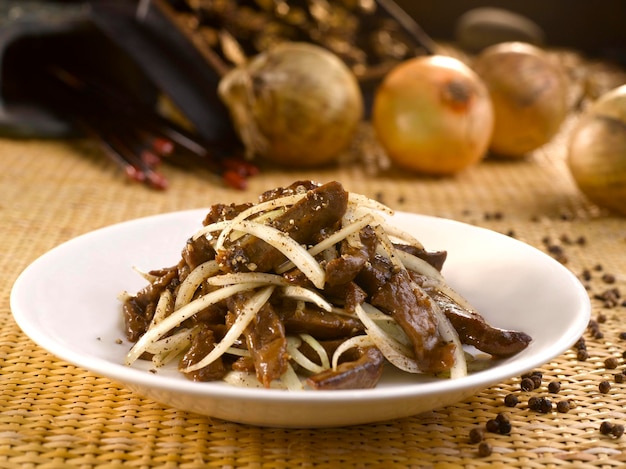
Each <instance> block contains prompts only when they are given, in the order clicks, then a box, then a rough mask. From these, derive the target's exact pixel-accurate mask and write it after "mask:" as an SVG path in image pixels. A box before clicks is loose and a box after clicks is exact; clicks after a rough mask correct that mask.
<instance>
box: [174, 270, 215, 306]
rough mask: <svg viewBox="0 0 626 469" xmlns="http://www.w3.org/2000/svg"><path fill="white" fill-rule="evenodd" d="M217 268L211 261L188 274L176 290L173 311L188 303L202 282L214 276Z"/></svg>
mask: <svg viewBox="0 0 626 469" xmlns="http://www.w3.org/2000/svg"><path fill="white" fill-rule="evenodd" d="M219 267H220V266H219V264H218V263H217V261H214V260H212V261H207V262H204V263H202V264H200V265H199V266H197V267H196V268H195V269H193V270H192V271H191V272H189V275H187V277H186V278H185V280H183V281H182V283H181V284H180V287H179V288H178V293H177V294H176V301H175V302H174V309H175V310H176V309H180V308H181V307H182V306H183V305H186V304H187V303H189V302H190V301H191V299H192V298H193V295H194V293H195V292H196V290H197V289H198V287H199V286H200V285H201V284H202V282H204V281H205V280H206V279H207V278H209V277H210V276H212V275H215V274H216V273H217V272H218V271H219Z"/></svg>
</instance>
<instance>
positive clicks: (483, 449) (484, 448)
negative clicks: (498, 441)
mask: <svg viewBox="0 0 626 469" xmlns="http://www.w3.org/2000/svg"><path fill="white" fill-rule="evenodd" d="M492 451H493V450H492V448H491V445H490V444H489V443H487V442H486V441H483V442H481V443H480V444H479V445H478V455H479V456H481V457H486V456H489V455H490V454H491V452H492Z"/></svg>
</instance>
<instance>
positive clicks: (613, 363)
mask: <svg viewBox="0 0 626 469" xmlns="http://www.w3.org/2000/svg"><path fill="white" fill-rule="evenodd" d="M618 365H619V360H618V359H617V358H615V357H609V358H607V359H606V360H604V367H605V368H606V369H607V370H614V369H615V368H617V367H618Z"/></svg>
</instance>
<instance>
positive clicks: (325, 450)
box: [0, 124, 626, 468]
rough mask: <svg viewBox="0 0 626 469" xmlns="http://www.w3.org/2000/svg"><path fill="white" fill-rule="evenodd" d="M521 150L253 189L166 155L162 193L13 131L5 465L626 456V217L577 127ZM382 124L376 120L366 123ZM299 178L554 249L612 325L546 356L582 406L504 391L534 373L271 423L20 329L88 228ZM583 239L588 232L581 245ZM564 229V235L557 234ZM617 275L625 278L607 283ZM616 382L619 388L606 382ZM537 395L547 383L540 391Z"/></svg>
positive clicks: (0, 333) (1, 381)
mask: <svg viewBox="0 0 626 469" xmlns="http://www.w3.org/2000/svg"><path fill="white" fill-rule="evenodd" d="M569 128H571V126H568V125H567V124H566V125H565V126H564V130H563V132H562V133H561V134H560V135H559V136H557V137H556V138H555V139H554V141H553V142H551V143H550V144H548V145H546V146H545V147H544V148H542V149H540V150H539V151H537V152H535V153H534V154H532V155H530V156H529V157H527V158H524V159H521V160H519V161H502V160H496V159H486V160H485V161H483V162H481V163H480V164H479V165H478V166H476V167H474V168H471V169H469V170H467V171H465V172H463V173H461V174H459V175H457V176H455V177H452V178H442V179H430V178H424V177H418V176H415V175H407V174H403V173H402V172H400V171H397V170H395V169H393V168H391V169H385V168H384V167H382V168H381V167H380V165H377V164H375V159H373V158H371V157H368V158H360V159H355V160H351V161H344V162H343V163H341V164H339V165H336V166H333V167H328V168H317V169H310V170H289V171H287V170H284V169H279V168H265V167H264V168H262V171H261V173H260V174H259V175H257V176H255V177H254V178H252V179H250V181H249V187H248V189H247V190H245V191H237V190H234V189H229V188H226V187H222V186H220V185H219V184H217V183H216V182H215V181H213V180H212V179H211V178H210V177H207V175H205V174H203V173H202V172H197V171H186V170H184V169H181V168H176V167H174V166H164V167H163V171H164V173H165V174H166V175H167V177H168V178H169V180H170V187H169V189H168V190H166V191H155V190H151V189H149V188H147V187H145V186H142V185H140V184H137V183H131V182H128V181H127V180H125V179H124V178H123V177H122V175H121V174H120V172H119V171H118V169H117V168H116V167H115V166H114V165H113V164H112V163H110V162H109V160H107V159H106V158H104V157H103V154H102V153H101V151H100V149H99V147H97V145H96V144H95V143H94V142H92V141H87V140H80V139H79V140H10V139H4V140H0V155H1V160H2V162H3V171H1V172H0V226H1V227H2V228H1V230H0V237H1V242H0V271H2V272H3V275H2V282H0V466H1V467H20V468H22V467H31V466H32V467H35V466H45V467H67V466H80V467H95V466H99V467H119V466H120V465H127V466H128V467H153V466H160V467H168V466H172V467H268V468H278V467H291V466H296V465H297V466H303V467H337V466H338V465H340V467H385V468H392V467H409V466H413V467H418V466H420V467H423V466H426V467H429V466H433V467H455V466H457V465H465V466H466V467H482V466H486V465H490V466H493V467H507V468H512V467H519V468H521V467H524V468H531V467H562V466H568V465H574V466H575V467H579V468H592V467H593V468H598V467H606V468H609V467H622V466H623V465H624V464H626V453H625V452H624V448H625V447H626V436H624V437H622V438H614V437H611V436H606V435H603V434H602V433H601V432H600V424H601V423H602V422H603V421H605V420H609V421H611V422H614V423H620V424H626V413H625V412H624V405H623V403H624V402H625V401H626V384H618V383H615V382H614V381H613V380H614V378H613V375H614V373H615V372H616V370H607V369H605V367H604V360H605V358H607V357H611V356H615V357H618V358H619V367H618V370H617V371H620V370H624V369H625V367H624V364H623V360H622V358H621V357H622V351H623V350H626V341H621V340H620V339H619V333H620V332H622V331H624V330H626V320H625V315H626V307H625V306H623V305H618V306H614V307H607V305H605V304H603V302H602V301H600V300H598V299H597V298H596V295H598V294H601V293H602V292H604V291H606V290H607V289H609V288H615V289H617V290H618V291H620V290H621V291H622V300H623V299H624V298H626V288H625V287H626V219H624V218H620V217H618V216H615V215H611V214H608V213H605V212H604V211H602V210H600V209H598V208H597V207H596V206H594V205H592V204H590V203H589V202H588V201H587V200H586V199H585V198H584V197H583V196H582V195H581V193H580V192H579V191H578V189H577V187H576V185H575V184H574V182H573V180H572V178H571V176H570V174H569V172H568V170H567V166H566V161H565V150H564V149H565V145H564V142H565V141H566V138H567V133H568V131H569V130H568V129H569ZM366 134H367V132H366ZM296 179H313V180H316V181H320V182H326V181H330V180H338V181H340V182H342V183H343V184H344V186H345V187H346V188H347V189H348V190H350V191H353V192H358V193H362V194H365V195H368V196H370V197H374V198H378V199H381V200H382V201H383V202H385V203H386V204H388V205H389V206H391V207H392V208H394V209H398V210H403V211H409V212H415V213H422V214H427V215H434V216H438V217H445V218H452V219H456V220H460V221H463V222H466V223H470V224H474V225H478V226H482V227H486V228H489V229H492V230H494V231H498V232H502V233H507V234H510V235H512V236H515V238H517V239H519V240H521V241H523V242H525V243H528V244H530V245H532V246H535V247H537V248H539V249H541V250H543V251H546V252H548V245H559V246H561V248H562V250H563V253H564V257H562V258H561V261H562V262H563V263H564V264H565V265H566V267H568V268H569V269H571V271H572V272H573V273H575V274H576V275H577V276H579V277H581V278H582V273H583V272H584V271H585V270H588V271H590V272H591V279H590V280H588V281H587V280H586V281H585V282H584V283H586V284H587V285H588V289H589V295H590V298H591V302H592V316H593V319H600V318H602V319H604V321H603V322H602V321H601V323H600V331H601V332H602V333H603V337H596V336H594V335H593V334H592V333H590V332H586V333H585V335H584V338H585V340H586V343H587V350H588V352H589V359H588V360H586V361H581V360H578V359H577V357H576V352H575V350H574V349H573V348H572V349H570V350H568V351H567V352H566V353H564V354H563V355H562V356H559V357H557V358H555V359H554V360H552V361H551V362H549V363H547V364H545V365H544V366H542V367H541V368H540V369H539V370H538V371H541V372H542V373H543V376H544V380H543V384H542V387H541V388H540V389H538V390H535V391H532V392H530V393H527V394H526V397H524V399H526V398H527V397H530V396H532V395H536V396H543V395H547V394H548V390H547V383H549V382H550V381H553V380H559V381H561V382H562V383H563V386H562V391H561V392H560V393H559V395H558V396H556V395H555V396H553V397H554V401H557V400H560V399H573V400H575V401H576V403H577V406H576V407H575V408H574V409H572V410H570V411H569V412H567V413H559V412H556V411H553V412H550V413H547V414H541V413H537V412H533V411H531V410H529V409H528V406H527V405H526V403H525V401H522V403H521V404H520V405H518V406H517V407H515V408H507V407H505V406H504V404H503V399H504V397H505V396H506V395H507V394H509V393H511V392H515V391H518V390H519V383H520V378H519V377H514V378H512V379H510V380H508V381H506V382H503V383H500V384H498V385H495V386H492V387H490V388H488V389H486V390H484V391H482V392H480V393H478V394H477V395H475V396H473V397H471V398H468V399H466V400H464V401H462V402H459V403H457V404H455V405H451V406H448V407H444V408H440V409H436V410H433V411H431V412H427V413H425V414H422V415H416V416H413V417H410V418H404V419H400V420H395V421H389V422H381V423H376V424H371V425H360V426H355V427H346V428H329V429H280V428H257V427H253V426H247V425H241V424H237V423H231V422H226V421H221V420H218V419H215V418H210V417H205V416H201V415H195V414H192V413H188V412H184V411H180V410H177V409H173V408H169V407H165V406H163V405H161V404H159V403H157V402H154V401H152V400H150V399H146V398H144V397H142V396H140V395H137V394H135V393H134V392H131V391H129V390H127V389H125V388H124V387H121V386H120V385H118V384H116V383H114V382H112V381H110V380H108V379H106V378H102V377H99V376H96V375H94V374H92V373H90V372H89V371H86V370H84V369H80V368H77V367H75V366H73V365H71V364H68V363H66V362H64V361H61V360H59V359H57V358H56V357H54V356H53V355H51V354H50V353H48V352H47V351H46V350H43V349H42V348H40V347H38V346H37V345H35V344H34V343H33V342H32V341H31V340H30V339H29V338H28V337H27V336H26V335H25V334H24V333H22V332H21V330H20V329H19V327H18V326H17V325H16V323H15V321H14V319H13V317H12V314H11V310H10V305H9V298H10V292H11V287H12V285H13V282H14V281H15V279H16V278H17V277H18V275H19V274H20V272H22V270H23V269H24V268H26V267H27V266H28V265H29V264H30V263H31V262H33V261H34V260H35V259H37V258H38V257H39V256H41V255H42V254H44V253H45V252H47V251H48V250H50V249H51V248H53V247H55V246H57V245H59V244H60V243H62V242H64V241H67V240H69V239H72V238H74V237H76V236H78V235H81V234H83V233H86V232H89V231H91V230H95V229H97V228H101V227H104V226H107V225H111V224H114V223H117V222H122V221H125V220H131V219H135V218H138V217H143V216H146V215H152V214H159V213H165V212H171V211H176V210H183V209H190V208H199V207H207V206H209V205H210V204H213V203H216V202H244V201H254V200H256V197H257V195H258V194H259V193H261V192H263V191H265V190H267V189H269V188H272V187H275V186H284V185H288V184H289V183H291V182H292V181H294V180H296ZM579 239H584V240H585V241H586V242H585V243H584V244H582V243H577V242H573V241H576V240H579ZM546 240H549V242H546ZM604 274H611V275H612V276H613V277H614V278H615V282H614V283H607V282H606V280H603V276H604ZM602 380H609V381H610V382H611V383H612V388H611V390H610V392H608V393H606V394H603V393H600V392H599V391H598V385H599V383H600V382H601V381H602ZM533 393H535V394H533ZM505 410H506V411H508V412H509V413H510V416H511V420H512V424H513V430H512V432H511V434H510V435H496V434H493V433H488V434H487V436H486V441H488V442H489V444H491V446H492V449H493V452H492V454H491V455H490V456H486V457H481V456H479V454H478V446H477V445H476V444H472V443H470V442H469V433H470V431H471V430H472V429H474V428H484V426H485V424H486V422H487V420H489V419H491V418H493V417H494V416H495V415H496V414H497V413H499V412H502V411H505Z"/></svg>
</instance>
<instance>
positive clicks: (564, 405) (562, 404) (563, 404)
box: [556, 401, 570, 414]
mask: <svg viewBox="0 0 626 469" xmlns="http://www.w3.org/2000/svg"><path fill="white" fill-rule="evenodd" d="M556 410H557V412H561V413H562V414H565V413H567V412H569V410H570V406H569V401H559V402H557V403H556Z"/></svg>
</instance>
